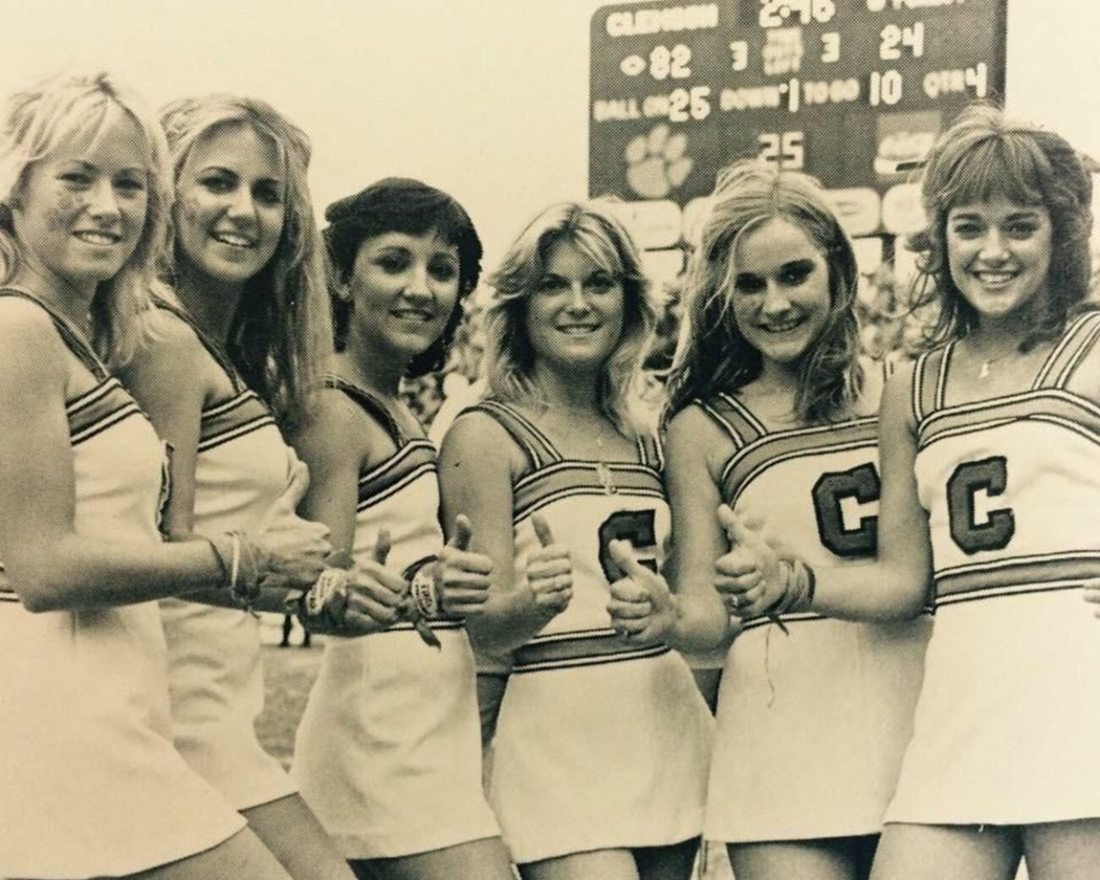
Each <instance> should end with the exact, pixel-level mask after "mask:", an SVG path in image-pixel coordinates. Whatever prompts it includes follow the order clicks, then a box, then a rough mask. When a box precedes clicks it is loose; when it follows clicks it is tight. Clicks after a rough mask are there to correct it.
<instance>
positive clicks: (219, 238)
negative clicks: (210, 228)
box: [210, 232, 256, 250]
mask: <svg viewBox="0 0 1100 880" xmlns="http://www.w3.org/2000/svg"><path fill="white" fill-rule="evenodd" d="M210 237H211V238H212V239H214V241H216V242H220V243H221V244H224V245H228V246H229V247H234V248H241V249H242V250H247V249H248V248H254V247H255V246H256V242H255V241H254V240H253V239H251V238H249V237H248V236H247V235H241V234H240V233H238V232H212V233H211V234H210Z"/></svg>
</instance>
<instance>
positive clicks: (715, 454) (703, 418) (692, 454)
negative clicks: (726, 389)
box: [665, 403, 733, 477]
mask: <svg viewBox="0 0 1100 880" xmlns="http://www.w3.org/2000/svg"><path fill="white" fill-rule="evenodd" d="M665 452H666V456H667V459H668V467H669V468H681V467H683V466H684V465H685V463H690V462H702V463H704V464H705V465H706V467H707V470H708V471H709V472H710V474H711V476H712V477H713V476H716V475H717V474H718V472H719V471H720V470H721V469H722V467H723V465H724V464H725V461H726V459H727V458H728V457H729V456H730V454H731V453H732V452H733V441H732V440H731V439H730V438H729V437H728V436H727V435H726V434H725V432H723V431H722V429H721V428H719V427H718V425H717V424H716V423H715V421H714V419H713V418H711V417H710V416H709V415H707V413H706V412H705V411H704V410H703V408H702V407H701V406H700V405H699V404H697V403H689V404H688V405H687V406H685V407H684V408H683V409H682V410H680V411H679V412H678V413H676V415H674V416H673V417H672V419H671V420H670V421H669V423H668V431H667V433H666V436H665Z"/></svg>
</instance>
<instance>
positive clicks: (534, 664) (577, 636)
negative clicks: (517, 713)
mask: <svg viewBox="0 0 1100 880" xmlns="http://www.w3.org/2000/svg"><path fill="white" fill-rule="evenodd" d="M669 650H670V649H669V647H668V645H664V644H654V645H640V646H639V645H631V644H628V643H626V642H624V641H623V639H622V638H621V637H620V636H618V635H617V634H616V633H615V631H614V630H613V629H610V628H601V629H591V630H572V631H569V632H560V633H550V634H547V635H539V636H535V637H534V638H533V639H532V640H531V641H530V642H528V643H527V644H526V645H523V646H522V647H521V648H519V649H517V650H516V652H515V654H514V656H513V665H512V672H513V674H516V675H520V674H523V673H525V672H545V671H547V670H550V669H575V668H577V667H579V666H601V665H604V664H607V663H621V662H623V661H624V660H638V659H641V658H643V657H658V656H660V655H661V654H667V653H668V652H669Z"/></svg>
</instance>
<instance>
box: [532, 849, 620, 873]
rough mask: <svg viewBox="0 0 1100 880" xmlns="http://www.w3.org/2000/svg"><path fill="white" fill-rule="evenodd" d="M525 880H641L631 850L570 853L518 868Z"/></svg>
mask: <svg viewBox="0 0 1100 880" xmlns="http://www.w3.org/2000/svg"><path fill="white" fill-rule="evenodd" d="M519 873H520V876H522V877H523V880H639V876H638V865H637V863H636V862H635V861H634V854H633V853H632V852H631V851H630V850H628V849H598V850H594V851H592V852H583V853H570V854H569V855H567V856H558V857H557V858H553V859H543V860H542V861H539V862H528V863H526V864H523V865H520V866H519Z"/></svg>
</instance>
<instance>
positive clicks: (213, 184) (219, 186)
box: [199, 174, 237, 193]
mask: <svg viewBox="0 0 1100 880" xmlns="http://www.w3.org/2000/svg"><path fill="white" fill-rule="evenodd" d="M199 183H200V184H201V185H202V187H203V188H204V189H206V190H208V191H210V192H212V193H227V192H231V191H232V189H233V187H234V186H236V183H237V182H236V180H235V179H233V178H232V177H229V176H228V175H226V174H208V175H207V176H205V177H200V178H199Z"/></svg>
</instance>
